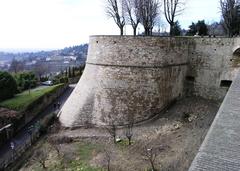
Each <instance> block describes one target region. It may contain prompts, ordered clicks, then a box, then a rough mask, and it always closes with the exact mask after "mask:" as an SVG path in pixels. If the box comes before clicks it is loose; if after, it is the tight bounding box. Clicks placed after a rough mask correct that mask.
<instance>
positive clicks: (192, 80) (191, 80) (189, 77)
mask: <svg viewBox="0 0 240 171" xmlns="http://www.w3.org/2000/svg"><path fill="white" fill-rule="evenodd" d="M186 80H187V81H190V82H194V81H195V77H193V76H186Z"/></svg>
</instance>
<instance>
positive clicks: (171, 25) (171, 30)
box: [170, 23, 174, 36]
mask: <svg viewBox="0 0 240 171" xmlns="http://www.w3.org/2000/svg"><path fill="white" fill-rule="evenodd" d="M173 27H174V23H171V24H170V36H174V35H173Z"/></svg>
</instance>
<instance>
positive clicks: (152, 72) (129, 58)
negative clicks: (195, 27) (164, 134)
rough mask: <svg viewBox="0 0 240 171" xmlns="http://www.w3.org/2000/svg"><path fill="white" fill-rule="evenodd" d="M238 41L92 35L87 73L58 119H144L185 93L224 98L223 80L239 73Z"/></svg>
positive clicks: (68, 122)
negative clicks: (188, 79) (187, 79)
mask: <svg viewBox="0 0 240 171" xmlns="http://www.w3.org/2000/svg"><path fill="white" fill-rule="evenodd" d="M238 43H239V39H238V38H188V37H177V38H170V37H132V36H92V37H90V43H89V50H88V57H87V62H86V68H85V70H84V73H83V76H82V77H81V79H80V81H79V82H78V85H77V87H76V88H75V90H74V91H73V93H72V94H71V96H70V98H69V99H68V100H67V101H66V103H65V105H64V106H63V108H62V110H61V112H60V121H61V123H62V125H63V126H65V127H78V126H83V125H86V124H94V125H98V126H102V125H106V124H111V122H112V121H114V122H116V123H115V124H118V125H124V124H127V123H128V121H129V118H134V121H135V122H141V121H144V120H147V119H149V118H151V117H153V116H154V115H156V114H158V113H159V112H160V111H161V110H162V109H163V108H165V107H166V106H168V105H169V104H171V102H172V101H174V100H175V99H177V98H181V97H182V96H183V95H185V94H186V92H188V93H189V92H190V93H191V94H192V95H197V96H202V97H204V98H208V99H213V100H222V99H223V98H224V96H225V94H226V92H227V90H228V87H225V86H220V85H221V82H222V81H232V80H233V79H234V77H235V75H236V73H237V71H238V65H239V63H238V58H239V55H238V54H236V53H234V52H235V51H237V49H238V48H239V46H238ZM233 54H235V55H233ZM186 78H191V80H190V81H186ZM186 82H188V85H190V86H185V83H186ZM189 82H190V83H189ZM186 87H187V88H186Z"/></svg>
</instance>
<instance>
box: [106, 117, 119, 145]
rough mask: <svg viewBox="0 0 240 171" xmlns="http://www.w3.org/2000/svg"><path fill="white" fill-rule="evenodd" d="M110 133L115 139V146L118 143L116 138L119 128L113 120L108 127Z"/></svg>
mask: <svg viewBox="0 0 240 171" xmlns="http://www.w3.org/2000/svg"><path fill="white" fill-rule="evenodd" d="M106 129H107V131H108V133H109V134H110V136H111V137H112V138H113V142H114V144H116V143H117V141H116V136H117V126H116V124H115V121H113V120H111V121H110V125H109V126H107V127H106Z"/></svg>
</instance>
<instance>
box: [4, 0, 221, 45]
mask: <svg viewBox="0 0 240 171" xmlns="http://www.w3.org/2000/svg"><path fill="white" fill-rule="evenodd" d="M218 2H219V0H188V1H187V3H186V7H185V11H184V13H183V14H182V15H181V16H179V17H178V19H179V21H180V24H181V25H182V27H183V28H187V27H188V26H189V25H190V24H191V22H192V21H194V22H196V21H197V20H200V19H205V20H206V21H207V22H211V21H214V20H215V21H219V19H220V13H219V7H218V6H219V5H218ZM162 18H163V17H162ZM163 19H164V18H163ZM166 25H167V24H166ZM118 33H119V30H118V27H117V26H116V25H115V23H114V22H113V20H111V19H108V18H107V17H106V15H105V8H104V0H0V48H1V49H7V48H13V49H19V48H27V49H34V48H36V49H54V48H63V47H66V46H72V45H79V44H81V43H87V42H88V37H89V35H98V34H100V35H103V34H104V35H105V34H118ZM127 33H131V32H130V31H129V30H128V31H127Z"/></svg>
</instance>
